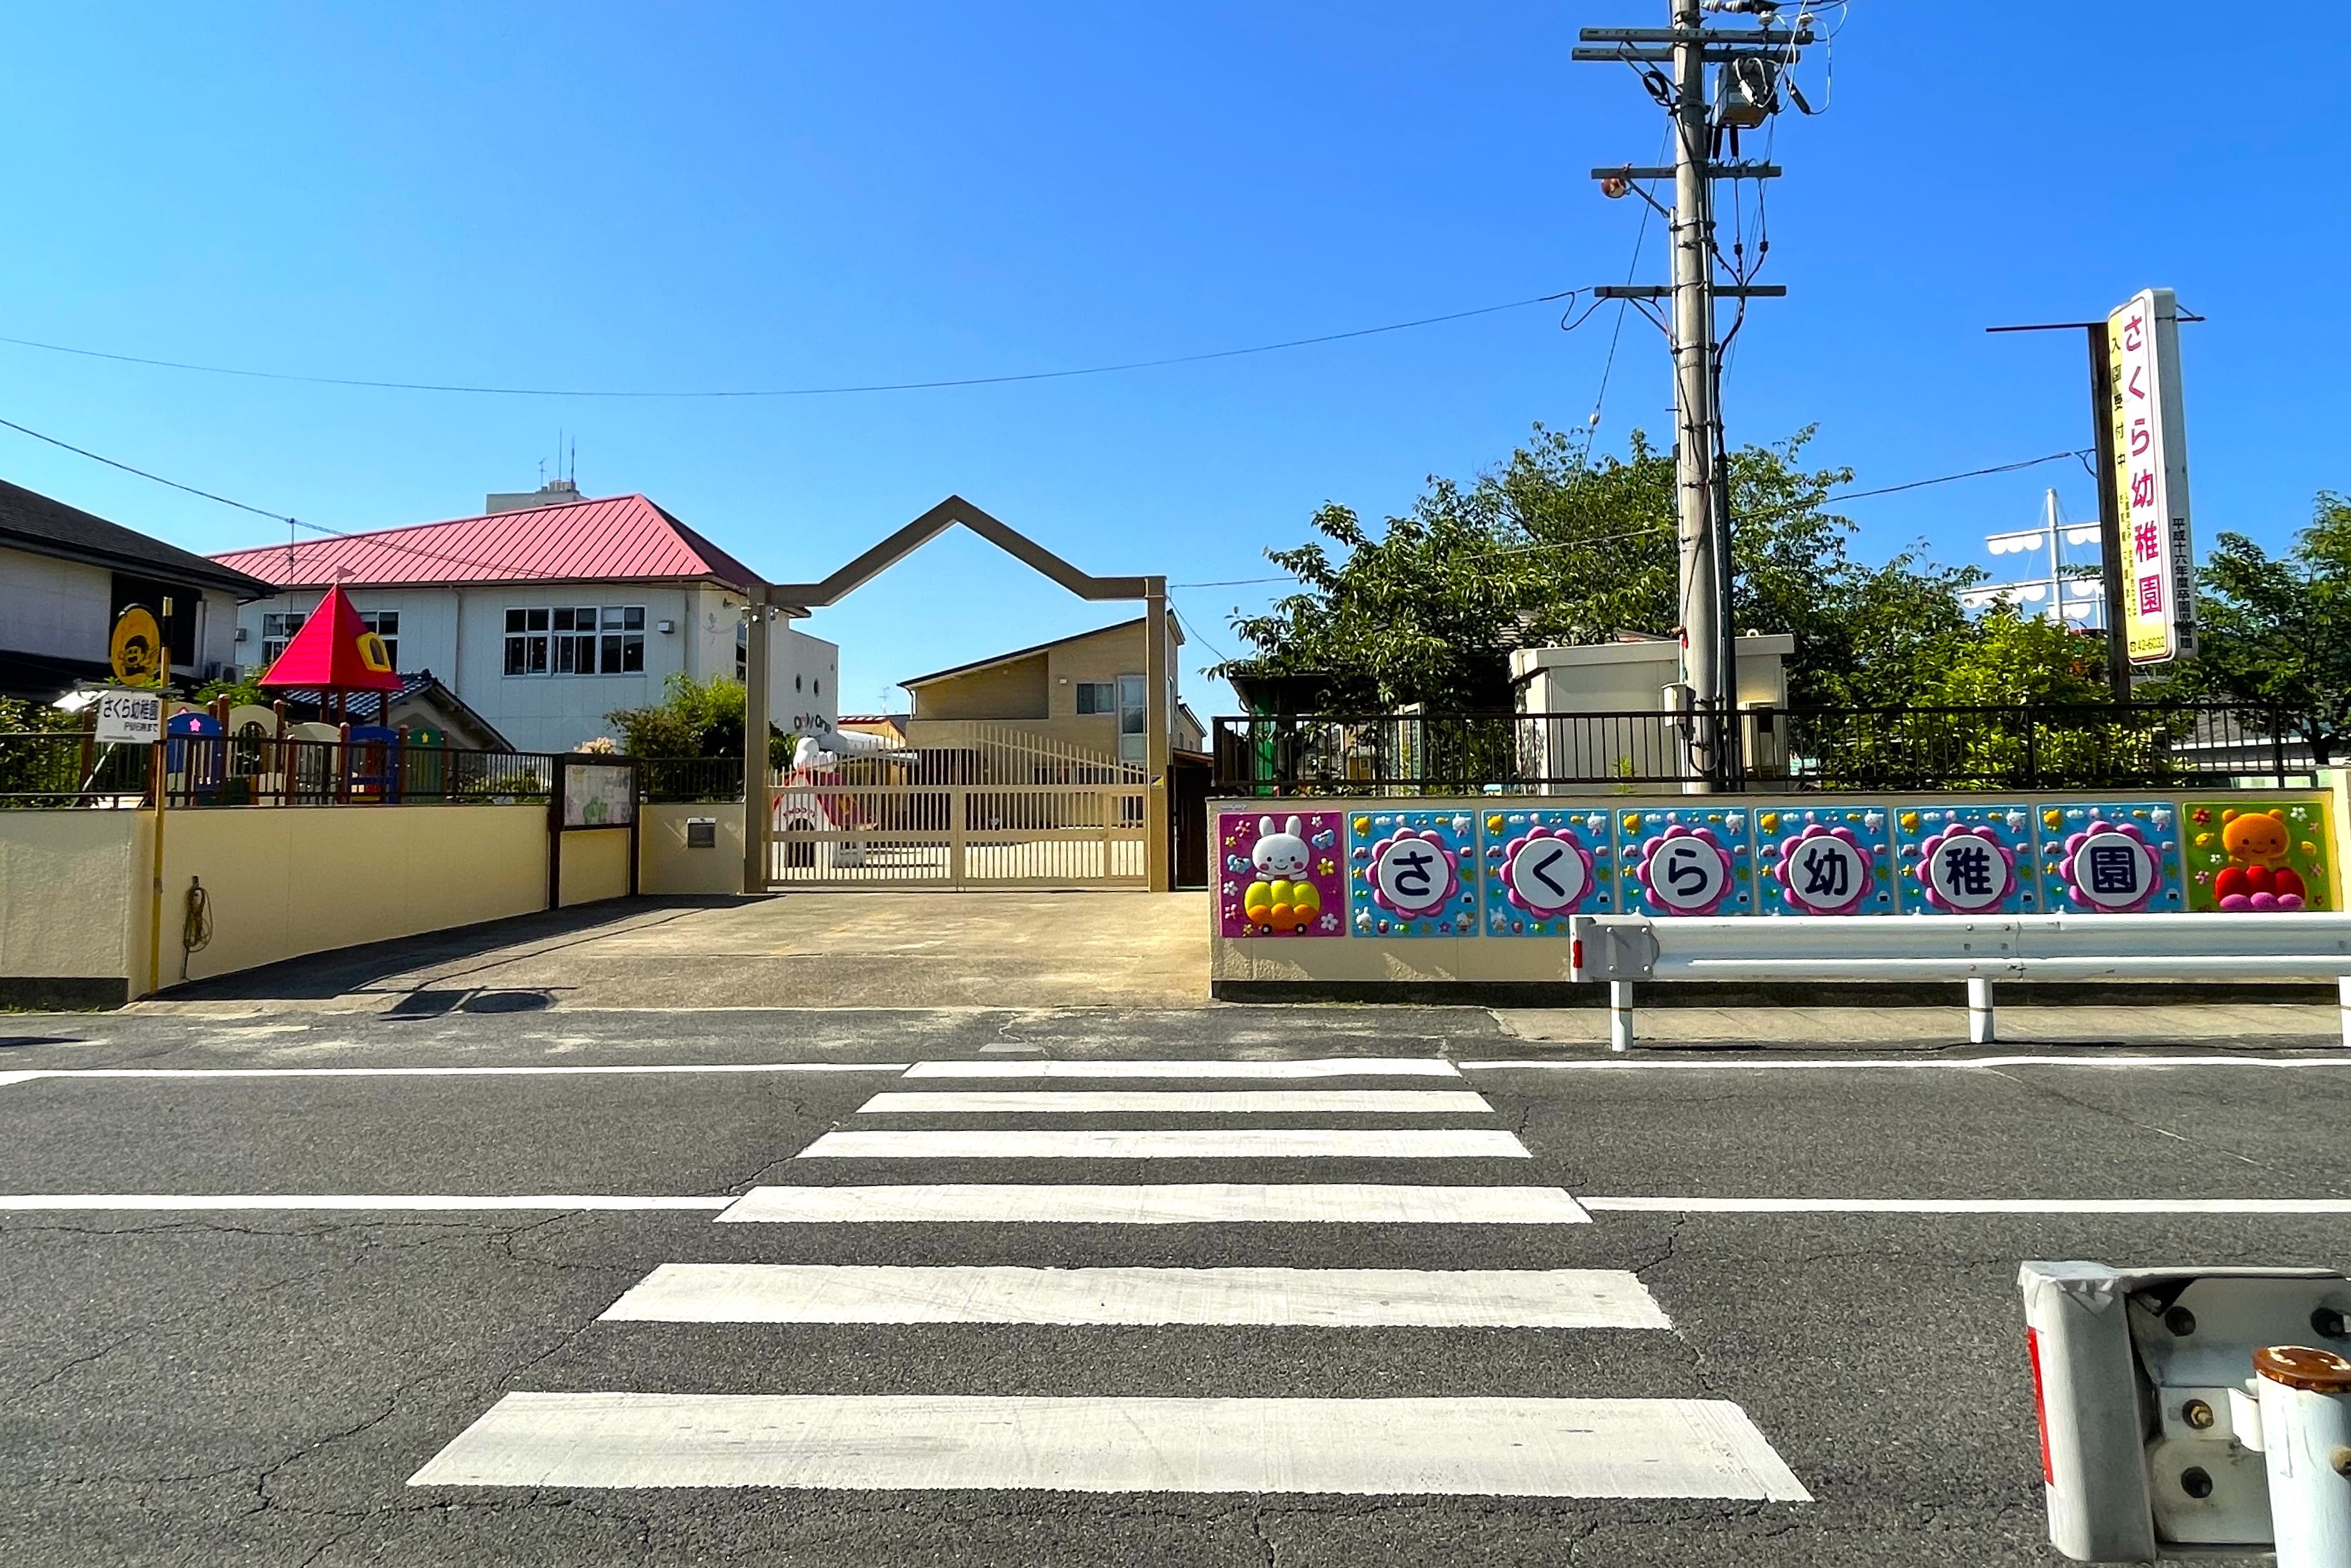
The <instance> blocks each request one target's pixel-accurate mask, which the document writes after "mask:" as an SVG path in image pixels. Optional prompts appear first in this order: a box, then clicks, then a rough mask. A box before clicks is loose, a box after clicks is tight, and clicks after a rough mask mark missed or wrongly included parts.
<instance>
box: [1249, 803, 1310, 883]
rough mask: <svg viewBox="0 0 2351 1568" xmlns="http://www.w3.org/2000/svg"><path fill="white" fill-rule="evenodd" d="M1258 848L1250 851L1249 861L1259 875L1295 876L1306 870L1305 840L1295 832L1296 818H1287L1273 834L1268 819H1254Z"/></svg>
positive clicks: (1296, 829) (1271, 821)
mask: <svg viewBox="0 0 2351 1568" xmlns="http://www.w3.org/2000/svg"><path fill="white" fill-rule="evenodd" d="M1257 831H1258V840H1257V847H1256V848H1254V849H1252V850H1250V851H1249V859H1250V861H1251V862H1254V863H1255V865H1256V866H1257V869H1258V872H1259V874H1260V875H1263V876H1269V877H1295V876H1299V875H1301V874H1302V873H1304V872H1305V870H1306V860H1307V849H1306V840H1305V839H1304V838H1303V837H1301V835H1300V833H1299V831H1298V819H1297V818H1295V817H1292V818H1290V820H1289V821H1286V822H1284V823H1283V824H1282V825H1281V831H1280V832H1278V833H1277V832H1275V831H1273V819H1272V818H1271V817H1259V819H1258V820H1257Z"/></svg>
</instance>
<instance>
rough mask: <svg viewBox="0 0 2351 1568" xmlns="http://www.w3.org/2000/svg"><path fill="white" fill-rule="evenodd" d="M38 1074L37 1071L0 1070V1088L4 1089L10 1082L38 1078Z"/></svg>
mask: <svg viewBox="0 0 2351 1568" xmlns="http://www.w3.org/2000/svg"><path fill="white" fill-rule="evenodd" d="M39 1076H40V1073H39V1072H38V1071H25V1072H0V1089H5V1088H7V1087H8V1085H10V1084H11V1083H22V1082H25V1081H26V1079H28V1078H38V1077H39Z"/></svg>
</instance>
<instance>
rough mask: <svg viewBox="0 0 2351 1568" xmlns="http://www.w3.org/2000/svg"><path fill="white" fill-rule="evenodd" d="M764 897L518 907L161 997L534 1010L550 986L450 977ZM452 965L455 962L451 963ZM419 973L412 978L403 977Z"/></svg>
mask: <svg viewBox="0 0 2351 1568" xmlns="http://www.w3.org/2000/svg"><path fill="white" fill-rule="evenodd" d="M757 902H759V901H758V900H756V899H746V898H742V897H737V896H729V895H724V894H705V895H679V896H671V897H660V898H633V899H613V900H609V901H607V902H604V903H601V904H577V905H574V906H573V907H571V908H569V909H550V910H546V911H543V912H541V913H538V914H536V915H514V916H512V917H510V918H508V919H505V920H490V921H485V922H483V923H482V924H481V925H461V926H456V927H455V928H453V929H451V930H447V931H434V932H428V933H426V934H425V935H423V936H402V937H396V938H394V939H392V940H391V941H388V942H370V943H366V944H364V945H362V946H357V947H340V948H337V949H335V950H333V951H331V952H326V953H312V954H309V955H308V956H305V957H300V958H287V959H286V960H284V961H283V962H281V963H277V964H269V965H265V966H264V967H260V968H257V969H243V970H239V971H238V972H237V973H235V974H233V975H221V976H218V977H214V978H213V979H208V980H194V981H191V982H189V983H187V984H185V985H178V986H167V987H165V988H163V989H162V990H161V991H158V992H157V993H156V994H155V996H154V997H153V998H152V999H153V1000H155V1001H161V1002H239V1001H254V1002H262V1001H315V1000H326V999H328V998H335V997H347V996H352V995H363V994H366V993H368V992H371V991H376V992H381V995H382V996H383V998H384V1000H385V1001H386V1002H387V1003H389V1004H390V1005H389V1006H388V1007H387V1008H386V1009H385V1011H386V1012H387V1013H388V1014H389V1015H390V1016H392V1017H394V1018H410V1019H423V1018H439V1017H442V1016H444V1015H445V1014H448V1013H451V1012H469V1013H515V1012H537V1011H538V1010H540V1009H545V1008H549V1007H552V1006H554V1005H555V1002H556V997H555V994H554V992H553V991H552V990H549V989H540V988H519V989H501V988H496V987H491V986H465V985H462V984H460V985H452V984H451V983H450V982H451V981H453V980H460V979H462V977H463V974H464V971H465V967H466V966H467V965H468V964H469V963H472V962H473V961H475V960H478V959H483V958H489V957H492V956H496V955H501V954H510V955H511V956H523V955H525V954H528V953H533V952H544V951H546V950H548V949H549V948H550V947H561V946H569V944H570V943H571V942H573V941H585V940H593V939H594V938H596V937H598V936H607V935H609V934H611V932H613V931H616V930H620V929H622V928H624V927H627V926H632V925H654V924H659V923H661V922H663V921H665V920H669V919H674V918H675V917H676V916H677V915H681V914H684V913H685V912H687V911H690V910H696V909H726V908H730V907H732V906H734V905H737V904H749V903H757ZM452 971H455V973H453V972H452ZM403 979H413V982H414V983H413V985H402V984H400V983H399V982H401V981H402V980H403Z"/></svg>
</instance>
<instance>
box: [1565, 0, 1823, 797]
mask: <svg viewBox="0 0 2351 1568" xmlns="http://www.w3.org/2000/svg"><path fill="white" fill-rule="evenodd" d="M1668 5H1669V7H1670V10H1669V14H1668V15H1669V20H1670V22H1671V24H1672V25H1671V26H1667V27H1665V28H1662V29H1657V28H1644V27H1586V28H1584V29H1583V30H1582V32H1581V33H1580V34H1579V35H1578V36H1579V37H1581V38H1582V39H1583V42H1584V44H1585V45H1586V46H1587V47H1582V48H1578V49H1577V50H1576V51H1575V53H1574V58H1576V59H1578V60H1614V61H1623V62H1625V63H1627V64H1630V65H1632V66H1633V67H1634V68H1635V70H1637V71H1639V72H1640V74H1641V79H1642V82H1643V84H1644V85H1645V86H1646V87H1647V89H1648V90H1649V92H1650V95H1651V96H1652V97H1654V98H1655V99H1656V100H1657V102H1658V104H1659V105H1660V106H1661V107H1662V108H1664V109H1665V110H1667V112H1668V113H1669V114H1670V115H1671V116H1672V118H1673V141H1674V162H1673V163H1672V165H1671V166H1670V167H1669V168H1662V169H1636V168H1635V167H1633V166H1632V165H1630V164H1626V165H1625V166H1623V167H1621V168H1615V169H1594V170H1593V171H1592V175H1593V179H1595V180H1598V181H1600V182H1601V183H1602V184H1601V188H1602V190H1603V191H1604V193H1606V194H1608V195H1610V196H1621V195H1625V194H1626V193H1630V192H1634V191H1636V190H1639V187H1638V185H1637V182H1640V181H1644V180H1662V179H1665V178H1667V177H1670V178H1671V179H1672V180H1673V182H1674V205H1673V210H1672V212H1671V213H1669V214H1666V215H1667V221H1668V223H1669V225H1670V226H1671V235H1672V247H1673V282H1672V283H1670V284H1668V285H1664V286H1659V285H1656V284H1635V285H1630V286H1611V287H1601V288H1597V289H1594V290H1593V294H1594V296H1595V297H1596V298H1602V299H1611V298H1614V299H1628V300H1634V301H1639V302H1642V308H1643V309H1644V310H1645V311H1646V310H1648V309H1649V308H1650V302H1653V301H1656V300H1659V299H1666V300H1667V301H1668V303H1669V306H1670V309H1669V310H1668V311H1667V313H1666V314H1665V315H1664V316H1663V317H1662V318H1660V317H1656V316H1653V317H1652V318H1651V319H1653V320H1656V322H1657V324H1658V325H1659V326H1660V327H1662V328H1663V329H1665V331H1666V334H1667V339H1668V340H1669V341H1670V342H1671V344H1672V348H1673V357H1674V437H1675V439H1674V480H1675V499H1676V512H1677V535H1678V539H1679V546H1680V570H1679V572H1678V573H1677V581H1678V594H1677V609H1678V613H1679V619H1680V634H1681V650H1682V658H1681V678H1682V684H1683V685H1685V686H1686V687H1687V688H1688V691H1689V694H1690V704H1691V708H1692V710H1693V711H1692V714H1691V717H1690V722H1689V727H1688V735H1689V771H1690V775H1691V783H1692V787H1693V788H1697V789H1729V788H1734V787H1736V785H1737V784H1738V782H1739V779H1740V766H1739V757H1738V745H1739V723H1738V706H1739V661H1738V643H1737V636H1738V628H1737V626H1736V625H1735V624H1734V623H1733V621H1732V618H1731V560H1730V486H1729V476H1728V475H1727V474H1726V473H1725V472H1724V471H1723V466H1722V457H1723V454H1724V452H1725V451H1726V450H1727V443H1726V441H1725V440H1724V436H1723V426H1722V406H1721V397H1722V366H1721V352H1722V344H1721V341H1720V340H1719V339H1718V338H1717V337H1716V336H1715V310H1714V307H1715V301H1716V300H1717V299H1718V298H1736V299H1749V298H1779V297H1782V296H1783V295H1785V294H1786V293H1787V290H1786V289H1785V288H1782V287H1771V286H1768V285H1749V284H1745V283H1740V284H1738V285H1735V286H1731V287H1724V286H1722V285H1719V284H1718V283H1717V282H1716V281H1715V265H1716V263H1717V262H1718V261H1719V260H1720V259H1721V258H1720V253H1719V251H1718V250H1717V248H1716V246H1715V227H1714V182H1715V181H1717V180H1768V179H1772V178H1775V177H1777V176H1778V174H1779V172H1780V171H1779V169H1778V168H1776V167H1774V166H1773V165H1771V164H1768V163H1743V162H1728V163H1725V162H1716V161H1715V160H1714V157H1713V149H1714V138H1715V135H1716V133H1717V131H1719V130H1722V129H1732V130H1733V133H1734V134H1735V128H1740V127H1744V128H1749V129H1751V128H1753V127H1755V126H1757V125H1760V124H1761V123H1762V122H1763V121H1764V120H1767V119H1768V118H1769V117H1770V116H1771V115H1772V114H1775V113H1777V112H1778V111H1779V90H1780V76H1779V73H1780V70H1781V68H1782V67H1783V66H1786V65H1790V64H1792V63H1793V62H1794V61H1795V59H1796V58H1797V52H1796V51H1797V47H1798V46H1800V45H1802V44H1808V43H1810V42H1812V37H1813V36H1812V31H1811V27H1810V26H1809V25H1808V23H1807V22H1806V21H1805V20H1804V19H1803V18H1802V17H1801V16H1800V17H1799V18H1798V19H1797V22H1796V24H1795V26H1792V27H1791V26H1779V25H1777V24H1776V23H1775V22H1774V20H1773V18H1774V16H1776V15H1777V12H1778V9H1779V7H1778V6H1777V5H1773V4H1770V3H1768V0H1668ZM1708 11H1737V12H1745V13H1749V14H1751V15H1754V16H1758V17H1759V18H1760V19H1761V23H1762V26H1760V27H1757V28H1753V29H1742V30H1740V31H1735V32H1733V31H1724V32H1709V31H1708V30H1707V28H1706V26H1705V25H1704V24H1705V13H1706V12H1708ZM1663 64H1670V65H1671V66H1672V67H1673V76H1672V78H1670V79H1668V78H1666V77H1665V76H1663V75H1662V74H1661V73H1660V72H1658V71H1657V70H1656V66H1657V65H1663ZM1709 65H1727V66H1729V67H1730V68H1731V70H1730V71H1729V72H1726V85H1725V88H1724V89H1723V91H1722V93H1721V94H1720V95H1719V98H1718V99H1717V100H1715V101H1709V100H1708V95H1707V80H1706V70H1707V67H1708V66H1709ZM1799 106H1800V107H1802V103H1801V99H1800V100H1799ZM1639 193H1640V195H1641V197H1642V199H1643V200H1644V201H1647V202H1649V204H1650V205H1651V206H1653V207H1655V206H1656V201H1655V200H1654V199H1653V198H1651V197H1650V196H1649V194H1648V193H1647V192H1646V191H1639ZM1658 210H1659V211H1660V212H1663V211H1664V209H1663V208H1659V209H1658ZM1759 260H1760V257H1759Z"/></svg>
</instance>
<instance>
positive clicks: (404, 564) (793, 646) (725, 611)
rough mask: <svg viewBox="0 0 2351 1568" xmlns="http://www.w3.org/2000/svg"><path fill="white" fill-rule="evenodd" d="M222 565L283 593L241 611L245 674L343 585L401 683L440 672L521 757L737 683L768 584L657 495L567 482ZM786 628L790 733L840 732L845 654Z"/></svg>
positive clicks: (779, 703) (781, 664)
mask: <svg viewBox="0 0 2351 1568" xmlns="http://www.w3.org/2000/svg"><path fill="white" fill-rule="evenodd" d="M214 559H216V560H217V561H218V562H219V563H220V564H221V565H222V566H225V567H227V568H230V569H232V570H235V571H237V572H241V573H244V574H245V575H246V576H248V577H253V578H258V579H260V580H262V581H263V582H265V583H267V584H269V585H271V586H272V587H273V588H274V589H275V592H273V593H271V594H270V595H268V596H267V597H265V598H260V599H256V600H253V601H250V602H248V603H246V604H244V605H242V606H241V607H239V610H238V612H237V624H236V632H235V651H236V664H237V666H238V667H239V668H240V669H242V670H245V671H247V672H251V673H257V672H259V671H260V670H263V669H266V668H267V667H268V665H269V664H270V662H271V661H272V660H274V659H275V658H276V657H277V655H278V654H279V653H283V652H284V651H285V648H286V644H287V643H288V642H289V641H291V640H292V638H293V636H294V634H295V633H296V632H298V631H300V630H301V627H302V622H303V621H304V619H305V618H306V617H307V616H308V614H309V613H310V612H312V611H314V610H315V609H317V608H318V605H319V601H320V600H321V599H323V598H324V597H325V596H326V592H327V590H328V589H329V587H330V586H333V585H336V584H340V586H341V587H342V590H343V591H344V592H345V593H346V594H347V595H349V596H350V600H351V602H352V603H353V605H354V606H356V607H357V609H358V610H359V612H360V620H361V621H362V622H364V623H365V624H366V626H367V629H368V630H369V631H371V632H375V633H376V634H377V635H378V636H380V637H381V638H382V639H383V643H384V647H385V650H386V652H387V653H389V654H390V655H391V658H392V667H393V668H394V669H395V670H398V671H399V672H401V673H402V674H417V675H420V676H421V675H422V674H426V673H430V674H433V675H435V676H437V677H438V678H439V680H440V682H441V684H442V685H444V686H445V687H446V688H447V689H448V690H449V691H450V692H451V693H453V694H455V696H456V697H457V698H458V699H459V700H460V701H462V702H463V703H464V704H465V706H466V707H468V708H470V709H471V710H472V711H473V712H474V713H475V714H478V715H479V716H481V717H482V719H484V720H485V721H486V722H487V723H488V724H489V725H491V726H492V727H495V728H496V731H497V732H498V733H499V734H501V735H503V736H504V737H506V738H507V740H508V741H510V742H511V743H512V744H513V745H514V746H515V747H517V749H518V750H523V751H569V750H571V749H573V748H575V747H578V746H579V745H580V743H582V742H583V741H586V740H589V739H590V738H592V737H597V736H601V735H609V734H611V728H612V727H611V724H610V723H609V722H607V720H606V719H605V717H604V716H605V715H606V714H608V713H611V712H612V711H613V710H614V709H617V708H624V707H639V706H643V705H645V704H647V703H651V702H656V701H659V700H660V698H661V695H662V689H663V686H664V683H666V682H667V680H668V679H669V677H670V676H671V675H673V674H684V675H688V676H690V677H692V678H694V679H695V680H707V679H709V678H710V677H712V676H715V675H729V676H734V677H737V678H740V677H741V676H742V675H743V674H744V673H745V671H744V660H745V653H744V648H745V643H746V637H745V632H744V623H743V605H744V601H745V591H746V589H747V586H748V585H750V584H752V583H753V582H755V581H757V580H758V579H757V577H756V574H754V573H753V572H752V571H751V570H750V569H749V568H748V567H747V566H745V565H744V564H743V563H742V562H740V561H738V560H737V559H735V558H734V557H733V556H731V555H729V554H727V553H726V551H725V550H722V549H719V548H718V547H717V546H716V545H714V544H712V543H711V542H710V541H709V540H708V539H705V538H703V537H702V536H701V535H700V534H698V533H696V532H695V531H694V529H692V528H688V527H687V526H686V525H685V524H684V523H683V522H680V521H679V520H678V519H677V518H676V517H673V516H671V515H670V514H669V513H668V512H666V511H664V510H663V509H662V507H659V506H657V505H655V504H654V503H653V501H651V500H649V499H647V498H646V497H643V496H641V495H630V496H614V497H602V498H590V497H582V496H580V493H579V491H578V490H577V489H575V488H574V487H573V486H571V485H570V484H569V482H568V481H564V480H557V481H554V482H553V483H551V484H549V485H547V486H544V487H542V488H540V489H538V490H536V491H531V492H527V493H524V494H518V495H494V496H491V497H488V499H487V501H486V504H485V508H484V511H483V513H482V515H480V516H478V517H457V518H453V519H451V520H449V521H446V522H438V523H423V524H419V525H416V526H414V527H411V528H383V529H379V530H377V531H375V532H372V533H363V534H350V535H341V536H337V537H333V538H323V539H309V538H305V539H298V540H295V541H292V542H289V543H287V544H283V545H268V546H265V547H262V548H258V549H243V550H235V551H231V552H229V553H228V554H225V555H222V556H218V557H215V558H214ZM773 632H774V634H773V635H772V636H771V637H770V638H769V640H768V646H769V649H770V653H771V657H770V661H769V669H770V673H769V681H770V685H769V690H770V691H771V692H772V693H773V694H774V704H775V707H774V711H775V716H776V722H777V723H778V725H781V726H783V727H785V728H787V729H794V730H799V729H807V728H810V727H814V726H816V725H818V724H820V723H821V724H824V725H830V724H831V722H832V720H833V717H834V716H835V715H836V714H837V713H838V712H839V711H840V702H841V698H840V694H839V690H838V685H839V678H840V664H841V650H840V649H839V648H838V647H837V646H836V645H835V644H833V643H828V642H825V641H824V640H823V639H821V638H817V637H810V636H809V635H807V634H806V633H804V632H797V631H792V630H789V629H788V628H786V627H784V626H782V625H780V624H778V625H777V626H775V627H774V628H773Z"/></svg>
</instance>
